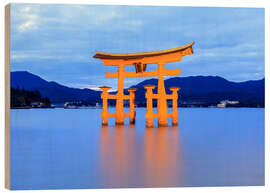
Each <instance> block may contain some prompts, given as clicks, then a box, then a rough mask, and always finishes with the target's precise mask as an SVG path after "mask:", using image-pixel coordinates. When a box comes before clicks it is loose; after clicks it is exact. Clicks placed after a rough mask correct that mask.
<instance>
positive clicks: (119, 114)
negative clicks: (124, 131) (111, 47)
mask: <svg viewBox="0 0 270 193" xmlns="http://www.w3.org/2000/svg"><path fill="white" fill-rule="evenodd" d="M193 44H194V42H191V43H189V44H187V45H185V46H181V47H177V48H172V49H167V50H161V51H154V52H142V53H126V54H114V53H104V52H99V51H96V54H95V55H94V58H98V59H100V60H102V61H103V62H104V65H113V66H118V71H117V72H107V73H105V77H106V78H118V91H117V94H115V95H112V94H109V93H108V90H109V89H110V87H106V86H103V87H100V89H101V90H102V91H103V92H102V94H101V98H102V101H103V111H102V113H101V117H102V124H103V125H107V124H108V118H109V117H115V118H116V124H124V118H125V117H129V119H130V123H131V124H132V123H134V121H135V110H134V99H135V91H136V89H128V91H129V93H130V94H129V95H125V94H124V78H129V77H148V76H158V91H157V94H153V92H152V90H153V89H154V88H155V86H154V85H145V86H144V88H145V89H146V94H145V97H146V100H147V112H146V115H145V118H146V126H147V127H153V119H154V118H157V119H158V125H159V126H167V125H168V121H167V118H169V117H170V118H172V124H173V125H177V122H178V113H177V98H178V93H177V91H178V90H179V88H177V87H172V88H170V90H171V91H172V94H166V91H165V86H164V76H173V75H180V69H173V70H167V69H166V68H165V67H164V65H165V64H166V63H168V62H177V61H180V60H181V59H182V57H183V56H186V55H190V54H193V50H192V45H193ZM147 64H157V65H158V68H157V69H156V70H155V71H146V65H147ZM126 65H134V66H135V69H136V72H126V71H125V69H124V68H125V66H126ZM108 99H115V100H116V112H115V113H109V112H108V109H107V107H108V105H107V104H108ZM153 99H157V101H158V103H157V110H158V112H157V114H154V113H153V109H152V108H153V104H152V100H153ZM167 99H171V100H172V101H173V107H172V109H173V110H172V113H167ZM124 100H129V101H130V112H129V113H125V112H124Z"/></svg>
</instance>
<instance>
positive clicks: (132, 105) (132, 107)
mask: <svg viewBox="0 0 270 193" xmlns="http://www.w3.org/2000/svg"><path fill="white" fill-rule="evenodd" d="M136 90H137V89H136V88H129V89H128V92H129V109H130V110H129V113H130V116H129V123H130V124H134V123H135V91H136Z"/></svg>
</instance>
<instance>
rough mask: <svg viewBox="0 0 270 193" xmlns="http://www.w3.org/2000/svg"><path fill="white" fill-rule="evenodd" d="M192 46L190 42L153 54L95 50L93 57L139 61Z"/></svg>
mask: <svg viewBox="0 0 270 193" xmlns="http://www.w3.org/2000/svg"><path fill="white" fill-rule="evenodd" d="M193 44H194V42H191V43H189V44H186V45H184V46H180V47H177V48H171V49H166V50H159V51H153V52H137V53H106V52H100V51H97V50H96V54H95V55H94V56H93V57H94V58H99V59H123V60H129V59H140V58H144V57H153V56H160V55H166V54H171V53H175V52H180V51H184V50H186V49H188V48H190V47H192V45H193Z"/></svg>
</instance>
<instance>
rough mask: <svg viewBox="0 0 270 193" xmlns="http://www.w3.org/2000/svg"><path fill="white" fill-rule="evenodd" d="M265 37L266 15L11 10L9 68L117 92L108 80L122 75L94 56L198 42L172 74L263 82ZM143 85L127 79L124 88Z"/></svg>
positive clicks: (154, 9)
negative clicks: (108, 76)
mask: <svg viewBox="0 0 270 193" xmlns="http://www.w3.org/2000/svg"><path fill="white" fill-rule="evenodd" d="M264 31H265V30H264V9H263V8H215V7H161V6H109V5H56V4H43V5H41V4H12V5H11V50H10V53H11V60H10V68H11V71H22V70H23V71H28V72H31V73H33V74H36V75H38V76H40V77H42V78H44V79H45V80H48V81H56V82H58V83H60V84H63V85H66V86H70V87H76V88H92V89H97V88H98V86H103V85H106V86H112V87H113V89H115V88H116V87H117V79H105V75H104V73H105V72H114V71H116V70H117V68H116V67H115V66H104V65H103V62H102V61H100V60H98V59H95V58H93V56H94V54H95V50H98V51H103V52H112V53H128V52H145V51H155V50H162V49H169V48H174V47H178V46H182V45H185V44H188V43H190V42H192V41H194V42H195V45H194V46H193V50H194V54H193V55H188V56H184V57H183V58H182V61H179V62H176V63H170V64H166V67H167V68H168V69H176V68H180V69H181V75H180V76H182V77H186V76H198V75H203V76H221V77H223V78H226V79H227V80H230V81H235V82H241V81H246V80H257V79H261V78H264V63H265V61H264V49H265V46H264V44H265V39H264V35H265V34H264ZM149 69H150V70H151V69H155V65H149ZM127 70H132V69H127ZM148 78H149V77H148ZM144 79H147V78H127V79H125V87H129V86H132V85H134V84H137V83H138V82H140V81H142V80H144Z"/></svg>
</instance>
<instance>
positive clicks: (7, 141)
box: [5, 4, 10, 189]
mask: <svg viewBox="0 0 270 193" xmlns="http://www.w3.org/2000/svg"><path fill="white" fill-rule="evenodd" d="M5 188H7V189H10V4H8V5H6V6H5Z"/></svg>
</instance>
